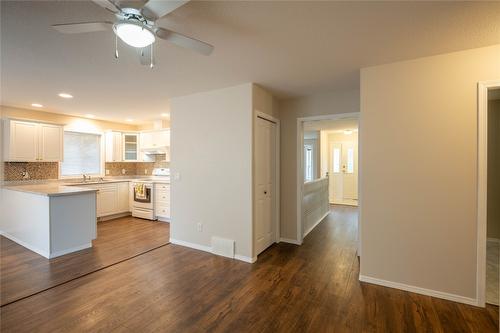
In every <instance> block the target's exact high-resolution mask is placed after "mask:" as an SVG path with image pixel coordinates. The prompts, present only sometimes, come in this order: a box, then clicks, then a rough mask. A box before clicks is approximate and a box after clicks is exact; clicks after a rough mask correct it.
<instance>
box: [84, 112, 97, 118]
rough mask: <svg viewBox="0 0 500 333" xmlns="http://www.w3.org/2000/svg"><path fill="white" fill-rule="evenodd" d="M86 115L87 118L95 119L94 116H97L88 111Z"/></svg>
mask: <svg viewBox="0 0 500 333" xmlns="http://www.w3.org/2000/svg"><path fill="white" fill-rule="evenodd" d="M85 117H87V118H92V119H93V118H95V116H94V115H93V114H90V113H87V114H86V115H85Z"/></svg>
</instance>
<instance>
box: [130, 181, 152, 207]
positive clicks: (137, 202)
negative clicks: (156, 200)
mask: <svg viewBox="0 0 500 333" xmlns="http://www.w3.org/2000/svg"><path fill="white" fill-rule="evenodd" d="M133 206H134V207H138V208H147V209H153V186H152V185H149V184H148V185H146V186H145V196H144V197H141V196H138V195H137V193H136V188H135V184H134V204H133Z"/></svg>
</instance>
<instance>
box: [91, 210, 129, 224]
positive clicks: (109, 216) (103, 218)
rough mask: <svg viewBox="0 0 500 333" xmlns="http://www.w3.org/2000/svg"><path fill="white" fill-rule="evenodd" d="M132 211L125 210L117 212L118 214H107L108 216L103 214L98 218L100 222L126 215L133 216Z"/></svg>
mask: <svg viewBox="0 0 500 333" xmlns="http://www.w3.org/2000/svg"><path fill="white" fill-rule="evenodd" d="M131 215H132V213H131V212H123V213H117V214H111V215H106V216H101V217H98V218H97V221H98V222H104V221H109V220H114V219H117V218H120V217H125V216H131Z"/></svg>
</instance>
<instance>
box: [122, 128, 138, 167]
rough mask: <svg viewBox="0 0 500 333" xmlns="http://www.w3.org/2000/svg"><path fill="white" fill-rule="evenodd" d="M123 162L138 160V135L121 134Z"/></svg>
mask: <svg viewBox="0 0 500 333" xmlns="http://www.w3.org/2000/svg"><path fill="white" fill-rule="evenodd" d="M123 160H124V161H138V160H139V134H137V133H123Z"/></svg>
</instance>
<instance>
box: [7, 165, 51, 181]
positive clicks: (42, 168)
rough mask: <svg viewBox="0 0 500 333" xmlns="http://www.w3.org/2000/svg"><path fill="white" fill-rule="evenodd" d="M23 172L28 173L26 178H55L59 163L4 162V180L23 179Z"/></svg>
mask: <svg viewBox="0 0 500 333" xmlns="http://www.w3.org/2000/svg"><path fill="white" fill-rule="evenodd" d="M23 172H27V173H28V175H29V179H28V180H33V179H36V180H43V179H57V178H58V176H59V163H57V162H5V164H4V180H6V181H11V180H23Z"/></svg>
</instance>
